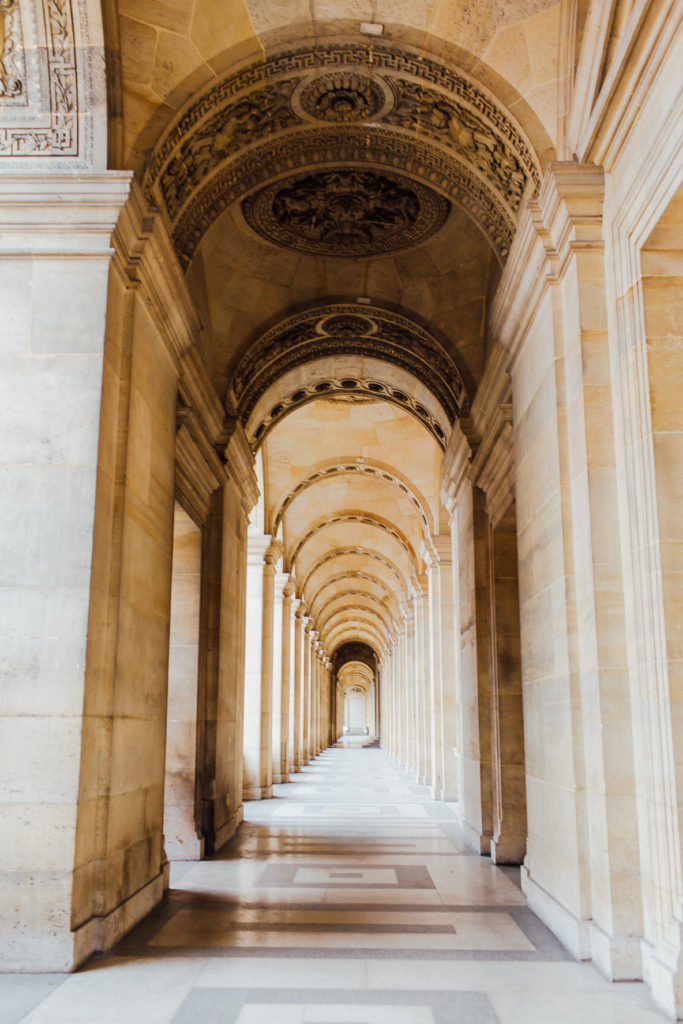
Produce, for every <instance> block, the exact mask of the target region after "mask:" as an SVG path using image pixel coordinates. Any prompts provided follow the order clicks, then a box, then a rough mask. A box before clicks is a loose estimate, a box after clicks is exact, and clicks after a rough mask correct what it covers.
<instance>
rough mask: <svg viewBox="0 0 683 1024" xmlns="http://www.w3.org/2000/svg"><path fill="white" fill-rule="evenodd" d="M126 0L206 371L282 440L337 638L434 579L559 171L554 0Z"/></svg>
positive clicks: (397, 607) (130, 38)
mask: <svg viewBox="0 0 683 1024" xmlns="http://www.w3.org/2000/svg"><path fill="white" fill-rule="evenodd" d="M228 6H229V8H230V17H229V18H228V17H226V15H225V7H226V5H221V4H217V3H216V2H215V0H194V2H186V0H164V2H162V0H119V4H118V27H119V43H120V59H121V64H120V67H121V76H122V80H121V86H122V97H123V104H122V114H121V118H120V120H119V128H120V132H119V137H118V143H117V144H116V146H115V147H114V149H115V150H117V152H118V160H119V162H120V163H121V164H123V165H125V166H128V167H131V168H132V169H134V170H135V171H136V172H137V173H138V176H139V177H140V180H141V181H142V184H143V188H144V190H145V192H146V195H147V197H148V199H149V201H150V202H151V203H153V204H154V206H156V207H157V208H158V209H159V210H160V211H161V214H162V216H163V218H164V220H165V222H166V225H167V228H168V231H169V233H170V236H171V238H172V241H173V244H174V247H175V251H176V254H177V258H178V260H179V262H180V264H181V266H182V267H183V269H184V270H185V273H186V279H187V283H188V287H189V289H190V292H191V294H192V297H193V299H194V301H195V304H196V306H197V309H198V312H199V315H200V319H201V322H202V338H201V346H202V355H203V358H204V361H205V364H206V368H207V372H208V374H209V376H210V378H211V380H212V381H213V383H214V385H215V387H216V389H217V391H218V393H219V395H220V397H221V399H222V400H223V401H224V402H225V405H226V410H227V412H228V413H229V414H230V415H236V416H238V417H239V418H240V419H241V420H242V422H243V424H244V426H245V429H246V431H247V436H248V438H249V441H250V443H251V445H252V448H253V450H254V452H255V453H257V457H258V459H259V461H260V464H261V480H262V492H263V493H262V513H263V524H264V527H265V530H266V532H270V533H273V534H276V535H278V536H280V538H281V539H282V541H283V551H284V554H283V563H282V568H283V569H284V570H285V571H286V572H291V573H293V574H294V575H295V576H296V580H297V586H298V589H299V592H300V594H302V595H303V596H304V597H305V601H306V606H307V609H308V611H309V613H310V614H311V616H312V618H313V621H314V627H315V628H316V630H317V631H318V633H319V634H320V637H321V639H322V640H323V642H324V644H325V647H326V649H327V652H328V654H330V655H332V654H333V653H334V651H335V649H336V648H337V647H338V646H339V645H340V644H341V643H344V642H346V641H351V640H362V641H365V642H366V643H368V644H370V645H371V646H372V647H373V649H374V650H375V651H376V652H377V653H378V654H380V655H381V654H383V653H385V652H386V651H387V650H388V649H389V647H390V646H391V642H392V636H393V634H394V633H395V631H396V630H397V628H398V624H399V622H400V620H401V616H403V615H404V614H406V613H407V611H408V608H409V606H410V600H411V598H412V597H414V596H415V595H418V594H419V593H421V592H422V591H423V590H424V587H425V573H426V572H427V569H428V566H429V564H430V562H431V561H432V559H433V557H434V542H433V538H434V537H435V536H438V535H439V534H440V533H444V532H446V528H447V524H446V520H445V515H444V511H443V509H442V507H441V504H440V499H439V486H440V474H441V463H442V458H443V451H444V447H445V445H446V443H447V440H448V436H449V433H450V431H451V430H452V428H453V425H454V423H455V422H456V420H457V419H458V418H459V417H462V416H466V415H467V413H468V410H469V406H470V404H471V402H472V399H473V398H474V395H475V394H476V388H477V385H478V382H479V381H480V379H481V376H482V373H483V370H484V367H485V363H486V358H487V346H488V339H487V332H486V324H487V309H488V305H489V303H490V300H491V296H492V294H493V292H494V291H495V287H496V283H497V281H498V277H499V275H500V272H501V268H502V266H503V265H504V263H505V260H506V258H507V255H508V252H509V249H510V245H511V241H512V238H513V235H514V231H515V225H516V222H517V218H518V215H519V211H520V209H521V206H522V204H523V203H524V201H525V200H526V199H528V198H531V197H533V195H534V194H535V192H536V190H537V189H538V185H539V181H540V176H541V174H542V171H543V168H544V165H545V164H546V163H547V161H548V160H549V159H552V158H553V156H554V150H553V140H554V138H555V129H556V124H555V121H556V112H557V101H558V90H559V89H560V82H559V78H558V69H557V66H556V55H557V53H558V38H559V31H560V17H559V10H560V5H559V4H557V3H554V2H553V0H522V2H511V0H483V2H482V3H477V4H476V5H472V4H470V3H467V2H465V0H448V2H446V0H444V2H440V3H433V2H432V3H428V2H427V0H410V2H409V3H402V2H400V0H392V2H389V0H386V2H381V0H376V2H372V3H370V2H365V0H353V2H350V0H313V2H312V3H309V2H308V0H306V2H305V3H304V2H303V0H302V2H299V0H288V2H287V3H282V2H281V0H247V2H244V0H230V4H229V5H228Z"/></svg>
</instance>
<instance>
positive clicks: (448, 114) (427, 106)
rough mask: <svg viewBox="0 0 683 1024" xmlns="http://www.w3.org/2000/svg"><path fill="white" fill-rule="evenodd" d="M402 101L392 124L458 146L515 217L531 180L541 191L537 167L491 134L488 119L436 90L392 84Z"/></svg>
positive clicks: (399, 81) (404, 81)
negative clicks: (495, 189)
mask: <svg viewBox="0 0 683 1024" xmlns="http://www.w3.org/2000/svg"><path fill="white" fill-rule="evenodd" d="M392 88H393V90H394V92H395V96H396V102H395V105H394V107H393V109H392V110H390V111H389V113H388V114H387V115H386V116H385V121H386V122H387V123H388V124H393V125H396V127H398V128H404V129H405V128H408V129H410V130H412V131H418V132H421V133H422V134H424V135H428V136H430V138H432V139H435V140H436V141H437V142H440V143H441V144H442V145H446V146H448V147H452V148H453V150H454V151H455V152H456V153H458V155H459V156H461V157H463V158H464V159H466V160H467V161H468V162H469V163H472V164H474V166H475V167H477V168H478V170H479V171H481V173H482V174H483V175H484V176H485V177H486V178H488V179H489V180H491V181H492V182H493V183H494V184H495V186H496V188H497V189H498V191H499V192H500V194H501V196H503V198H504V199H505V201H506V202H507V204H508V206H510V207H511V208H512V209H513V210H514V211H515V212H516V211H517V210H518V209H519V206H520V204H521V202H522V198H523V196H524V192H525V189H526V187H527V183H528V181H529V180H530V179H531V180H533V182H534V185H535V186H536V187H538V182H539V179H538V172H537V171H536V168H535V166H534V164H533V162H527V163H526V165H524V164H523V163H522V161H523V160H524V158H525V156H526V154H522V153H516V152H515V150H514V148H513V146H512V144H511V143H510V141H509V140H508V139H506V138H505V136H504V135H502V134H500V133H497V132H493V131H491V128H490V126H489V125H487V124H486V123H485V122H484V121H483V120H482V118H481V117H480V116H479V115H478V114H475V113H474V112H473V111H472V110H470V109H469V108H468V107H466V106H465V105H464V104H462V103H457V102H456V101H455V100H452V99H449V98H447V97H445V96H443V94H441V93H438V92H437V91H436V90H435V89H427V88H425V87H424V85H422V84H421V83H419V82H411V81H409V80H408V79H405V78H396V79H393V80H392Z"/></svg>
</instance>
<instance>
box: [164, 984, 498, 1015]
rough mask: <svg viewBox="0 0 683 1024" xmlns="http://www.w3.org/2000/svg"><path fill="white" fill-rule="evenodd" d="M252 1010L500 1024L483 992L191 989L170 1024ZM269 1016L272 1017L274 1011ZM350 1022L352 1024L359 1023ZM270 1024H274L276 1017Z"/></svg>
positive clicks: (238, 1013)
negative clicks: (335, 1011)
mask: <svg viewBox="0 0 683 1024" xmlns="http://www.w3.org/2000/svg"><path fill="white" fill-rule="evenodd" d="M254 1004H257V1005H261V1006H264V1005H266V1006H268V1005H272V1006H273V1007H276V1006H278V1005H280V1006H283V1005H286V1006H292V1005H294V1006H323V1005H324V1006H326V1007H329V1006H334V1007H337V1006H338V1007H339V1018H338V1021H337V1022H335V1024H343V1021H344V1007H349V1006H354V1007H358V1006H396V1007H406V1006H414V1007H422V1006H428V1007H429V1008H430V1009H431V1011H432V1015H433V1017H434V1024H499V1020H498V1017H497V1016H496V1014H495V1012H494V1010H493V1007H492V1006H491V1003H490V1001H489V998H488V996H487V995H485V994H484V993H483V992H423V991H420V992H413V991H410V992H401V991H395V990H393V991H385V990H371V991H361V992H358V991H352V992H348V991H344V990H331V991H330V990H328V991H326V990H324V989H295V990H292V989H284V990H273V989H224V988H203V989H194V990H193V991H192V992H190V994H189V995H188V997H187V999H186V1000H185V1002H184V1003H183V1005H182V1006H181V1007H180V1010H179V1011H178V1013H176V1015H175V1017H174V1018H173V1021H172V1024H199V1022H201V1024H237V1021H238V1020H239V1016H240V1013H241V1012H242V1010H243V1008H244V1007H245V1006H249V1005H254ZM273 1012H274V1014H275V1013H276V1011H275V1010H274V1011H273ZM355 1019H356V1021H357V1019H358V1018H357V1017H356V1018H355ZM273 1024H277V1017H276V1016H275V1015H274V1016H273ZM311 1024H312V1022H311Z"/></svg>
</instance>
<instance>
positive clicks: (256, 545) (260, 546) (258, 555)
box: [247, 533, 273, 565]
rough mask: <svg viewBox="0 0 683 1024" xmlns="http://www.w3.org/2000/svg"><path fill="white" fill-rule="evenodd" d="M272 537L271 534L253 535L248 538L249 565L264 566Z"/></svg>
mask: <svg viewBox="0 0 683 1024" xmlns="http://www.w3.org/2000/svg"><path fill="white" fill-rule="evenodd" d="M272 539H273V538H272V537H271V536H270V534H269V533H251V534H249V535H248V536H247V564H248V565H262V564H263V561H264V557H265V554H266V551H267V550H268V548H269V546H270V542H271V541H272Z"/></svg>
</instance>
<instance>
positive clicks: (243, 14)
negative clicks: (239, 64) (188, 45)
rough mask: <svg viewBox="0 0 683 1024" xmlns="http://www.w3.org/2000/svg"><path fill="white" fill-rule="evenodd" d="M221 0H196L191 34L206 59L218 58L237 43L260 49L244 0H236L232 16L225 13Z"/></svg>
mask: <svg viewBox="0 0 683 1024" xmlns="http://www.w3.org/2000/svg"><path fill="white" fill-rule="evenodd" d="M224 14H225V12H224V8H223V5H222V3H221V0H196V2H195V6H194V17H193V19H192V32H191V37H192V41H193V43H194V44H195V46H196V47H197V48H198V50H199V51H200V53H202V54H203V55H204V58H205V60H210V61H214V62H215V61H216V60H217V58H219V57H220V55H221V54H223V53H225V52H226V51H228V50H230V49H232V48H233V47H235V46H238V45H241V46H242V47H244V46H245V45H247V46H249V47H253V49H258V44H257V41H256V40H255V39H254V36H255V32H254V27H253V24H252V21H251V17H250V14H249V8H248V6H247V4H246V3H245V2H244V0H235V3H234V4H233V5H232V6H231V8H230V17H229V18H226V17H225V16H224Z"/></svg>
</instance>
